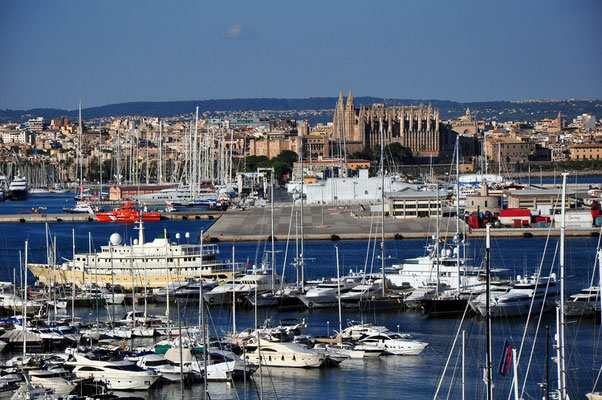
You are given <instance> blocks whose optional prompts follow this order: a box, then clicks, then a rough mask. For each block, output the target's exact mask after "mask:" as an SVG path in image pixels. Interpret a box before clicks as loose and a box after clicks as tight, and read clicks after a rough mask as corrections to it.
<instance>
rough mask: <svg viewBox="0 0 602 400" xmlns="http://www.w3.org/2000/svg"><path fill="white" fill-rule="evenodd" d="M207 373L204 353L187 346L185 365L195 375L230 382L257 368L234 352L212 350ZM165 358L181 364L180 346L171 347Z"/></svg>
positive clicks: (210, 380)
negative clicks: (246, 362)
mask: <svg viewBox="0 0 602 400" xmlns="http://www.w3.org/2000/svg"><path fill="white" fill-rule="evenodd" d="M208 353H209V354H208V358H207V373H205V362H204V359H203V353H202V352H200V351H196V350H194V349H191V348H190V347H186V348H183V349H182V360H183V366H184V367H187V368H189V369H190V370H191V371H192V372H193V373H194V374H195V375H197V376H199V377H201V378H204V377H205V376H206V377H207V381H209V382H229V381H232V380H236V379H239V378H241V377H243V376H244V375H245V374H246V375H247V377H249V376H250V375H251V374H252V373H253V371H255V368H254V367H253V366H251V365H248V364H247V365H246V366H245V364H244V363H243V361H242V360H241V359H240V357H238V356H237V355H235V354H234V353H232V352H229V351H224V350H211V351H209V352H208ZM165 358H166V359H167V360H169V361H171V362H172V363H173V364H174V365H177V366H178V367H179V365H180V348H179V346H178V347H171V348H169V349H168V350H167V352H166V353H165Z"/></svg>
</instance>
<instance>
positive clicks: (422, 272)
mask: <svg viewBox="0 0 602 400" xmlns="http://www.w3.org/2000/svg"><path fill="white" fill-rule="evenodd" d="M444 244H445V243H444ZM426 250H427V254H426V255H425V256H422V257H416V258H410V259H407V260H405V261H404V262H403V263H401V264H394V265H392V267H391V269H390V271H391V272H388V273H387V279H388V280H389V281H390V283H391V284H392V285H394V286H398V287H404V286H407V285H410V286H411V287H413V288H419V287H426V286H428V285H429V283H431V282H433V281H434V280H435V279H436V278H437V262H438V263H439V267H438V269H439V282H440V284H446V285H447V286H448V287H457V285H458V259H457V252H458V251H459V246H455V247H453V250H452V249H449V248H445V246H443V247H442V248H441V250H440V252H439V253H437V246H436V245H434V244H430V245H429V246H427V247H426ZM437 254H439V257H437ZM469 263H470V260H469V259H466V258H464V257H460V284H461V285H462V287H469V286H474V285H475V284H477V283H479V276H478V272H479V270H478V269H477V268H475V267H472V266H471V265H469Z"/></svg>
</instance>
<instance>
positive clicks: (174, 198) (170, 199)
mask: <svg viewBox="0 0 602 400" xmlns="http://www.w3.org/2000/svg"><path fill="white" fill-rule="evenodd" d="M135 197H136V200H137V201H138V202H140V203H141V204H166V203H167V204H172V205H173V206H195V205H203V206H207V205H209V204H215V203H217V200H218V197H219V193H218V192H217V191H216V190H215V187H214V186H213V185H202V186H201V187H200V188H199V189H198V190H197V191H196V193H195V191H194V190H192V189H191V188H190V186H188V185H181V186H178V187H172V188H166V189H162V190H160V191H158V192H155V193H145V194H140V195H138V196H135Z"/></svg>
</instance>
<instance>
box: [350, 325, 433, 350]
mask: <svg viewBox="0 0 602 400" xmlns="http://www.w3.org/2000/svg"><path fill="white" fill-rule="evenodd" d="M357 344H358V345H359V344H368V345H371V346H374V347H380V348H382V349H383V351H384V353H385V354H393V355H398V356H417V355H419V354H420V353H422V352H423V351H424V349H426V348H427V346H428V343H426V342H422V341H419V340H413V339H408V338H406V337H404V336H402V335H401V334H399V333H396V332H391V331H387V332H378V331H375V332H368V333H366V334H365V335H363V336H362V337H361V338H360V339H359V340H358V341H357Z"/></svg>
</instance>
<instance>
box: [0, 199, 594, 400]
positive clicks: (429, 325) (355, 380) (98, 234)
mask: <svg viewBox="0 0 602 400" xmlns="http://www.w3.org/2000/svg"><path fill="white" fill-rule="evenodd" d="M65 197H66V196H58V197H56V198H57V200H56V201H55V202H56V205H54V206H53V205H52V204H53V201H54V200H52V199H50V200H49V199H43V198H41V199H39V201H40V203H41V204H42V203H43V204H48V207H49V208H50V207H51V206H53V207H58V204H60V203H62V202H64V201H65ZM35 200H38V199H36V198H35V197H34V196H32V198H31V199H30V200H28V201H35ZM14 204H17V203H16V202H15V203H8V202H7V203H3V204H1V205H0V209H2V208H3V207H5V206H7V205H8V206H11V207H12V206H14ZM21 204H23V203H21ZM210 224H211V221H202V220H201V221H196V220H195V221H161V222H149V223H146V224H145V231H146V235H147V239H149V238H152V237H154V236H155V235H157V234H159V233H160V232H162V231H163V229H167V231H168V233H170V235H171V237H172V238H175V233H177V232H179V233H181V236H182V238H184V233H185V232H190V234H191V235H190V236H191V238H190V240H191V241H195V242H196V240H197V239H198V236H199V235H200V233H201V230H203V229H207V228H208V227H209V225H210ZM265 224H266V226H264V227H263V228H262V227H260V226H258V227H257V229H258V231H260V230H261V229H263V231H266V229H267V224H269V221H266V222H265ZM49 228H50V231H51V234H52V235H53V236H56V237H57V243H58V256H59V259H60V258H61V257H64V258H70V257H71V253H72V230H73V229H74V230H75V239H76V247H77V251H87V248H88V233H89V232H91V235H92V240H93V246H94V247H95V248H96V249H98V248H99V246H100V245H104V244H106V243H107V242H108V238H109V236H110V235H111V233H113V232H119V233H120V234H121V235H122V236H123V237H124V240H125V241H126V242H129V238H135V237H137V235H138V232H137V231H136V230H134V226H133V225H129V224H101V223H95V222H86V223H76V224H72V223H65V222H61V223H53V224H50V225H49ZM25 239H28V240H29V249H30V252H29V260H30V261H32V262H36V261H38V262H43V261H45V257H46V249H45V241H46V239H45V226H44V224H0V256H1V257H2V258H1V259H2V266H0V279H3V280H12V276H13V270H14V271H16V275H18V274H19V272H18V271H19V251H21V253H23V251H24V242H25ZM182 240H183V241H185V240H186V239H182ZM597 242H598V238H568V239H567V241H566V248H567V251H566V265H567V292H568V294H572V293H575V292H577V291H578V290H580V289H581V288H583V287H585V286H588V285H589V283H590V280H591V277H592V273H593V271H594V256H595V250H596V245H597ZM557 243H558V239H557V238H553V239H550V242H549V244H548V250H547V256H546V257H545V258H544V260H543V262H542V254H543V251H544V247H545V245H546V240H545V239H542V238H530V239H494V240H492V254H491V257H492V265H493V266H494V267H505V268H508V269H509V270H510V273H511V274H512V275H517V274H520V275H525V274H527V273H532V272H534V271H535V269H536V268H537V267H538V266H539V265H540V263H542V265H543V268H544V270H547V271H549V270H550V268H552V266H553V259H554V251H555V249H556V245H557ZM335 244H336V245H338V246H339V249H340V254H341V265H342V268H343V269H344V270H345V271H347V270H349V269H354V270H356V269H363V268H364V267H365V265H368V269H370V265H371V263H372V261H371V259H372V255H371V254H370V257H369V259H370V261H369V262H368V263H366V251H367V247H368V244H367V242H366V241H341V242H336V243H335V242H306V245H305V256H306V257H307V259H308V262H307V264H308V267H307V268H308V269H307V271H306V276H307V277H308V278H310V279H312V278H318V277H322V276H334V275H335V274H336V259H335V249H334V245H335ZM425 244H426V243H425V241H424V240H399V241H387V242H386V245H385V248H386V252H387V258H388V259H389V257H390V260H388V262H393V263H394V262H400V261H402V260H403V259H405V258H408V257H415V256H418V255H422V254H423V252H424V248H423V247H424V245H425ZM469 244H470V245H469V246H468V248H467V254H469V255H470V256H471V257H472V258H474V259H475V263H477V264H478V263H480V262H481V259H482V255H483V244H482V241H480V240H471V241H470V243H469ZM232 246H233V244H232V243H219V247H220V249H221V252H222V254H221V257H223V258H228V259H229V258H230V257H231V254H232ZM276 246H277V250H278V251H279V252H278V253H276V259H277V265H278V268H279V269H281V268H282V266H283V264H284V250H285V242H277V243H276ZM268 249H269V243H265V242H260V243H236V258H237V261H246V260H247V259H249V263H250V264H259V263H260V262H261V259H262V256H263V254H264V251H265V250H268ZM377 249H378V246H377ZM377 251H378V250H377ZM293 253H294V243H291V246H290V248H289V254H288V258H289V261H290V260H291V257H292V254H293ZM374 263H375V264H374V269H375V270H378V268H379V262H378V260H375V261H374ZM556 264H557V262H556ZM553 270H554V272H557V265H554V266H553ZM286 278H287V280H292V281H294V279H295V271H294V270H293V268H292V267H291V266H290V263H288V265H287V273H286ZM31 279H32V277H30V280H31ZM596 279H597V278H596ZM196 307H198V306H197V305H193V306H191V307H190V308H187V309H184V310H182V316H183V318H184V319H185V320H186V321H188V322H189V323H191V324H195V323H197V321H198V315H199V314H198V309H197V308H196ZM150 309H151V312H155V313H163V312H164V309H162V308H160V307H159V306H158V305H151V306H150ZM126 311H127V310H126V309H125V308H123V307H122V308H120V309H119V312H118V314H119V313H120V312H122V313H125V312H126ZM78 312H79V313H80V315H81V316H82V317H85V318H95V316H94V315H93V314H92V313H91V310H89V309H81V310H79V311H78ZM172 313H173V311H172ZM99 314H100V315H99V318H106V312H104V311H101V312H100V313H99ZM210 316H211V322H212V325H211V333H212V334H220V333H222V332H225V331H229V330H230V329H231V323H232V314H231V310H229V309H219V308H218V309H211V310H210ZM287 317H295V318H299V319H305V320H306V321H307V323H308V324H309V327H308V333H311V334H314V335H324V334H327V333H332V332H333V330H334V329H338V312H337V310H336V308H335V309H332V310H321V311H301V312H277V311H275V310H269V309H263V310H260V311H259V319H260V320H261V321H263V320H266V319H271V321H272V322H274V323H277V322H278V320H279V319H282V318H287ZM236 318H237V326H238V329H244V328H247V327H250V326H251V325H252V324H253V313H252V312H251V311H246V310H238V311H237V316H236ZM343 320H344V323H343V325H346V323H347V322H348V321H351V320H364V321H367V322H374V323H377V324H383V325H386V326H387V327H389V328H390V329H392V330H395V331H396V330H399V331H401V332H405V333H410V334H412V335H413V336H414V337H415V338H417V339H420V340H424V341H427V342H429V343H430V346H429V347H428V348H427V350H426V351H425V352H424V354H423V355H421V356H419V357H398V356H389V357H381V358H379V359H375V360H347V361H345V362H343V363H342V364H341V366H340V367H339V368H336V369H317V370H314V369H307V370H305V369H301V370H300V369H288V368H282V369H276V368H273V369H270V370H269V371H268V370H264V374H263V378H264V379H263V388H264V389H263V391H264V398H270V399H271V398H283V399H326V398H332V399H366V398H370V399H372V398H378V399H383V400H384V399H429V398H433V394H434V389H435V387H436V386H437V383H438V380H439V377H440V376H441V371H442V368H443V364H444V363H445V360H446V358H447V355H448V354H449V351H450V349H451V343H452V341H453V338H454V335H455V333H456V331H457V329H458V326H459V318H428V317H425V316H423V315H421V314H420V313H417V312H409V311H390V312H385V313H383V312H368V313H359V312H357V311H348V310H344V316H343ZM543 324H544V325H549V326H550V327H551V330H552V334H553V331H554V327H555V320H554V315H553V314H548V315H546V316H545V317H544V321H543ZM524 326H525V318H515V319H498V320H494V321H493V328H492V331H493V332H492V333H493V353H494V356H493V361H494V364H497V362H498V358H499V354H500V353H501V350H502V346H503V344H504V341H505V340H508V341H509V343H510V345H511V346H512V347H518V346H519V345H520V341H521V337H522V334H523V330H524ZM484 328H485V323H484V321H483V320H482V319H480V318H477V317H469V318H467V319H466V321H465V322H464V326H463V329H464V330H465V331H466V394H467V395H466V398H470V399H472V398H484V390H485V386H484V383H483V380H482V371H481V367H482V366H483V364H484V360H485V352H484V350H485V332H484ZM535 330H536V324H535V323H533V322H532V323H531V324H530V325H529V328H528V330H527V332H528V333H527V338H528V340H527V343H526V346H525V349H526V350H525V351H524V353H523V356H522V357H521V361H520V365H519V385H520V387H521V388H522V385H523V382H526V383H525V386H526V391H525V396H524V398H525V399H533V398H541V397H542V393H543V392H542V390H541V388H540V387H539V386H538V383H540V382H543V380H544V376H543V374H544V354H545V329H544V327H543V325H542V326H541V327H540V329H539V332H538V334H537V335H536V334H535ZM600 334H601V330H600V325H599V322H596V321H594V320H593V319H584V320H580V321H573V322H571V323H569V324H568V326H567V354H569V355H570V356H569V360H568V367H569V375H568V379H569V393H570V395H571V398H574V399H578V398H583V396H584V394H585V393H587V392H588V391H590V390H592V389H593V384H594V381H595V378H596V375H597V373H598V370H599V368H600V365H601V362H602V361H601V360H602V357H601V356H602V354H601V352H600V345H601V344H602V341H601V339H600ZM535 337H536V338H537V342H536V344H535V352H534V356H533V363H532V366H531V369H530V374H529V376H528V377H527V379H526V380H525V373H526V369H527V368H526V366H527V360H528V356H529V351H530V349H531V346H532V344H533V340H534V338H535ZM550 351H551V352H552V349H551V348H550ZM460 365H461V364H460V357H459V344H458V345H457V346H456V348H455V350H454V352H453V354H452V357H451V359H450V365H449V367H448V372H447V374H446V379H445V380H444V384H443V386H442V391H441V392H440V394H439V398H460V393H461V392H460V390H461V384H460V375H461V371H460ZM550 365H551V367H550V368H551V373H550V379H551V380H552V382H553V381H554V378H555V376H556V375H555V364H553V363H552V362H551V363H550ZM494 369H495V367H494ZM452 376H453V379H452ZM511 379H512V373H511V372H509V373H508V375H507V376H506V377H505V378H504V377H502V376H501V375H497V374H495V373H494V382H495V388H494V392H495V396H494V397H495V398H496V399H502V398H503V399H506V398H508V393H509V390H510V386H509V384H510V381H511ZM258 385H259V377H258V375H256V376H255V377H254V380H253V385H252V386H251V387H249V388H248V398H250V399H256V398H258V394H257V387H258ZM552 385H553V386H554V383H553V384H552ZM598 389H600V387H598ZM209 392H210V394H211V398H212V399H230V398H245V397H244V390H243V387H242V385H241V384H236V385H234V386H228V385H226V384H222V383H211V384H209ZM134 394H135V395H137V396H143V397H146V398H149V399H163V398H176V397H179V396H180V392H179V386H178V385H171V386H160V387H157V388H153V389H152V390H150V391H149V392H141V393H134ZM184 396H185V398H189V399H192V398H202V385H194V386H186V388H185V393H184Z"/></svg>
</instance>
